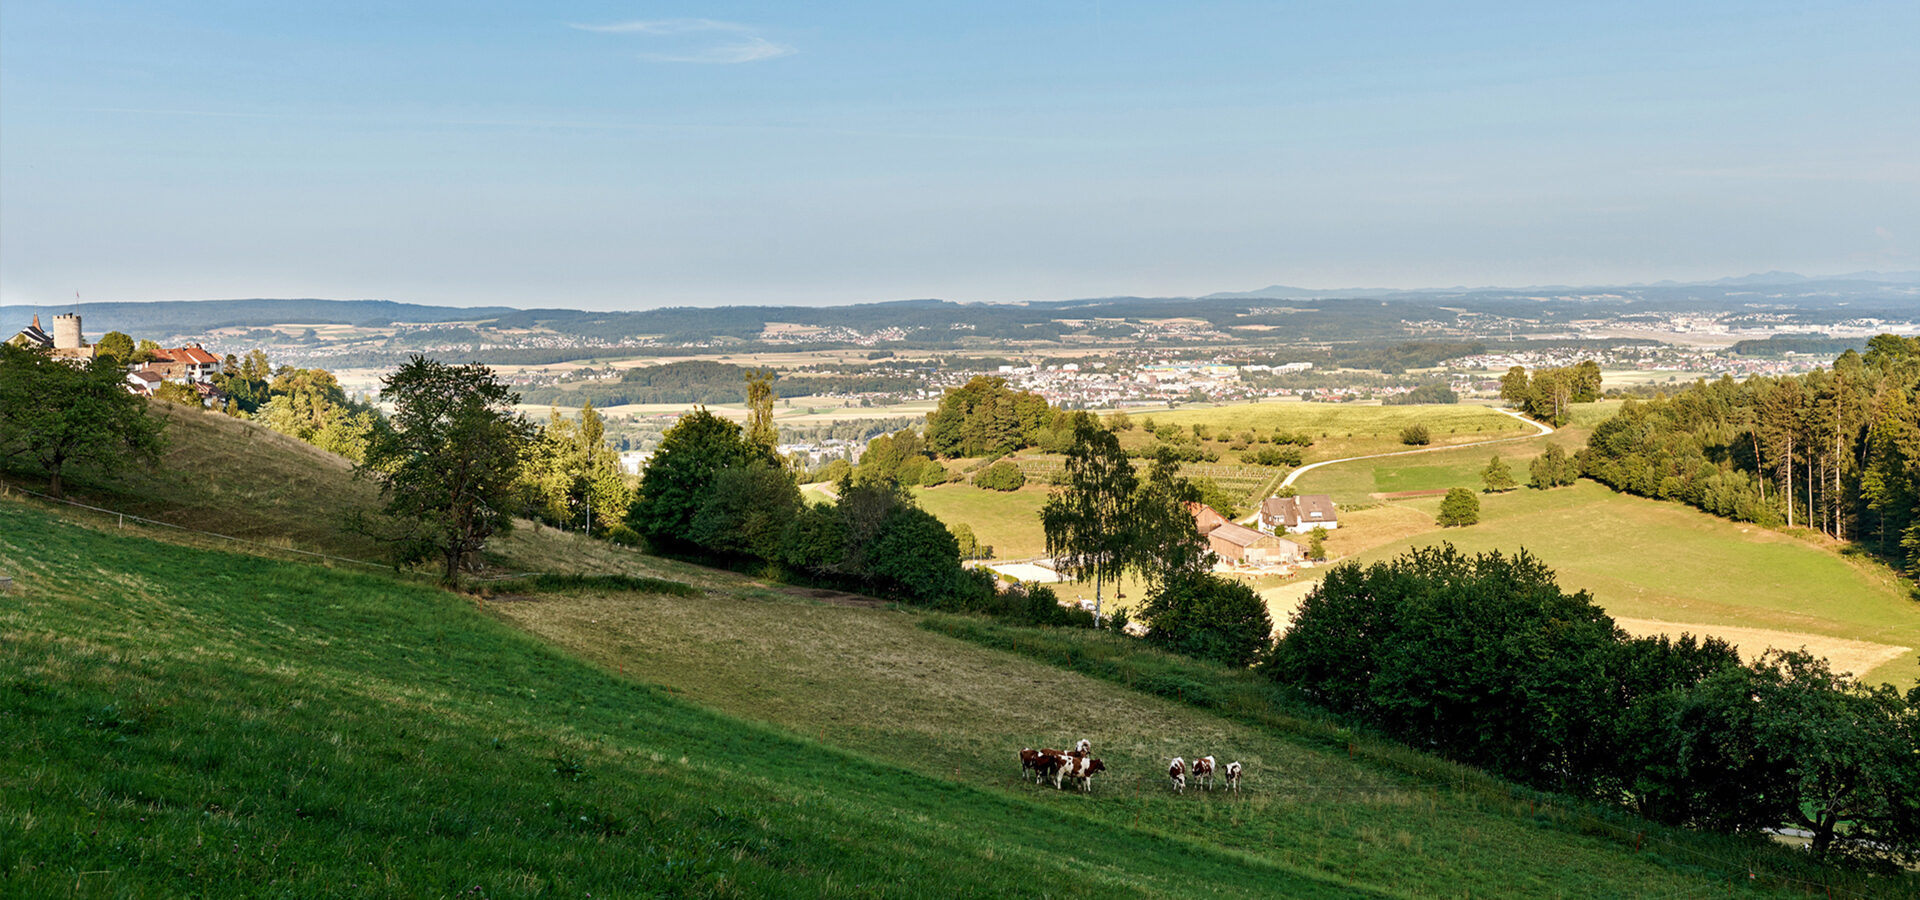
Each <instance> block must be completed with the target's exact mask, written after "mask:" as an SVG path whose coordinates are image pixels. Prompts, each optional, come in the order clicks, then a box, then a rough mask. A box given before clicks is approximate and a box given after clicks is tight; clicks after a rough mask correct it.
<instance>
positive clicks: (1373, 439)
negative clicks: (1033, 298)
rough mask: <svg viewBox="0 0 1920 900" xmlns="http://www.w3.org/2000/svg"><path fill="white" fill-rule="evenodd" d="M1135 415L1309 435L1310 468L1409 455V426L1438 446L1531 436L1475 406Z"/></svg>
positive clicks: (1274, 407) (1315, 406)
mask: <svg viewBox="0 0 1920 900" xmlns="http://www.w3.org/2000/svg"><path fill="white" fill-rule="evenodd" d="M1130 415H1131V416H1132V418H1133V420H1134V421H1135V422H1139V421H1141V420H1142V419H1152V420H1153V421H1154V423H1155V424H1156V425H1157V424H1160V423H1168V424H1173V425H1178V426H1181V427H1183V428H1191V427H1192V426H1193V425H1196V424H1198V425H1206V426H1209V427H1211V428H1213V429H1214V430H1215V431H1216V432H1226V433H1233V432H1238V431H1241V430H1243V429H1257V430H1264V431H1272V430H1274V429H1280V430H1284V431H1289V432H1305V433H1306V434H1308V435H1310V436H1311V437H1312V438H1313V442H1314V443H1313V446H1311V447H1309V448H1307V449H1306V451H1305V452H1304V454H1303V455H1304V457H1305V460H1306V461H1307V462H1314V461H1316V460H1322V459H1339V458H1343V457H1348V456H1364V455H1367V454H1371V453H1389V452H1392V451H1395V450H1405V449H1407V446H1406V445H1405V444H1402V443H1401V442H1400V430H1401V429H1403V428H1406V427H1407V426H1409V425H1425V426H1427V430H1428V431H1429V432H1430V433H1431V434H1432V439H1433V446H1446V445H1448V444H1465V443H1472V442H1474V441H1484V440H1489V439H1492V438H1499V437H1515V436H1518V435H1521V434H1525V433H1526V432H1527V430H1528V428H1527V426H1526V425H1524V424H1522V423H1521V422H1519V421H1516V420H1515V419H1513V418H1512V417H1510V416H1506V415H1503V414H1501V413H1498V412H1495V411H1493V410H1492V409H1491V408H1489V407H1485V406H1479V405H1475V404H1470V403H1449V404H1436V405H1429V406H1362V405H1358V404H1348V403H1283V402H1264V403H1243V404H1233V405H1226V406H1198V407H1183V408H1181V409H1175V410H1166V411H1155V412H1143V413H1137V414H1130ZM1134 435H1140V436H1141V437H1140V438H1139V439H1140V440H1147V438H1146V437H1145V436H1144V432H1142V431H1140V430H1135V431H1132V432H1127V433H1126V435H1123V439H1126V438H1128V437H1131V436H1134Z"/></svg>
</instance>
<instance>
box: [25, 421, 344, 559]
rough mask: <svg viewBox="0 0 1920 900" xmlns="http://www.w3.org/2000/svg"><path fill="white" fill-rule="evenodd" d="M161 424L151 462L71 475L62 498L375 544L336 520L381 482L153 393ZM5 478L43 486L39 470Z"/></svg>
mask: <svg viewBox="0 0 1920 900" xmlns="http://www.w3.org/2000/svg"><path fill="white" fill-rule="evenodd" d="M149 408H150V410H151V411H152V413H153V414H154V415H156V416H159V417H161V418H162V419H164V420H165V421H166V422H167V451H166V453H165V455H164V457H163V459H162V461H161V463H160V465H159V466H157V467H154V468H152V469H146V468H129V469H127V470H125V471H123V472H121V473H118V474H113V475H106V474H103V473H101V472H98V471H95V470H92V469H87V468H81V469H78V470H76V471H73V472H71V473H69V475H68V478H67V481H68V484H67V494H68V496H69V497H71V498H73V499H75V500H79V501H83V502H88V503H95V504H98V505H100V506H104V507H107V508H110V509H114V510H117V511H120V512H125V513H130V514H133V515H140V516H148V517H151V518H155V519H159V520H161V521H165V522H170V523H173V524H175V525H181V526H185V527H187V528H197V529H202V530H205V531H212V532H216V533H219V534H227V535H233V536H235V537H241V538H246V539H249V540H256V541H262V542H266V543H272V544H277V545H280V546H287V547H294V548H298V549H302V550H310V551H315V552H321V553H331V554H336V555H340V556H347V557H353V558H359V559H375V558H378V556H379V553H380V548H379V546H378V545H377V544H375V543H374V542H373V541H371V540H368V539H367V538H365V537H362V536H359V535H355V534H352V533H350V532H348V531H347V530H346V529H345V528H344V527H343V526H344V523H345V521H346V517H347V514H348V513H349V512H352V511H354V510H359V509H368V508H371V507H372V506H374V505H376V504H377V502H378V499H379V490H378V488H377V487H375V485H374V484H373V483H372V482H369V481H364V480H357V479H355V478H353V477H352V472H353V464H352V463H350V462H348V461H347V460H345V459H343V458H341V457H339V456H335V455H334V454H332V453H328V452H326V451H324V450H320V449H318V448H316V447H314V446H313V445H311V444H307V443H304V442H302V441H300V440H298V439H295V438H291V437H288V436H286V435H284V434H280V433H278V432H275V431H271V430H268V429H266V428H262V427H260V426H258V425H255V424H253V423H252V422H246V421H242V420H240V419H234V418H231V417H228V416H224V415H220V414H218V413H209V412H204V411H202V410H199V409H196V408H192V407H185V406H178V405H175V404H172V403H166V402H163V401H158V400H155V401H152V402H151V406H150V407H149ZM7 478H8V480H10V481H11V482H12V483H13V484H15V485H18V486H20V487H25V488H28V489H30V490H44V489H45V482H44V481H43V480H42V479H41V478H40V477H38V475H37V473H33V472H26V471H15V472H12V473H10V474H8V475H7Z"/></svg>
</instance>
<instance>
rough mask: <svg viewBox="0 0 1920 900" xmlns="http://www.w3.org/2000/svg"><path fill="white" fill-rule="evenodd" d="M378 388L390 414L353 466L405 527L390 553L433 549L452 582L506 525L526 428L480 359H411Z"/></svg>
mask: <svg viewBox="0 0 1920 900" xmlns="http://www.w3.org/2000/svg"><path fill="white" fill-rule="evenodd" d="M381 386H382V387H381V391H380V398H381V399H382V400H385V401H387V402H389V403H391V404H393V408H394V413H393V419H392V420H391V422H382V423H381V424H380V426H379V427H377V428H376V429H375V430H374V431H373V433H372V435H371V436H370V437H369V439H368V441H367V461H366V463H365V464H364V465H363V467H362V471H365V472H367V473H370V474H372V475H373V477H375V478H376V479H378V480H379V482H380V486H381V490H382V491H383V492H384V494H385V496H386V498H387V503H386V507H385V512H386V514H387V515H388V516H389V517H391V518H392V519H394V520H397V521H399V522H401V523H403V525H404V527H405V528H406V531H405V532H404V533H403V534H402V535H399V536H397V537H398V538H399V539H398V540H396V541H395V544H394V546H395V552H396V558H397V559H398V560H399V561H401V562H408V563H411V562H419V561H421V560H423V559H426V558H429V557H431V556H439V557H440V558H441V559H442V561H443V562H444V568H443V570H442V575H441V577H442V578H443V579H444V580H445V581H447V582H449V583H451V582H453V581H455V580H456V579H457V577H458V574H459V570H460V566H461V564H462V563H463V562H465V561H466V560H467V559H468V557H469V556H471V555H473V554H476V553H479V552H480V551H481V550H482V549H484V548H485V547H486V544H487V539H488V538H490V537H492V536H493V535H494V533H495V532H501V531H506V530H508V529H509V528H511V527H512V525H513V520H512V519H511V518H510V517H509V516H508V514H507V511H508V510H509V509H511V508H512V504H511V502H510V501H511V499H512V496H513V488H514V483H515V480H516V479H517V478H518V476H519V471H520V455H521V452H522V450H523V449H524V448H525V446H526V444H527V442H528V441H529V440H530V439H531V438H532V436H533V435H532V432H533V426H531V425H530V424H528V423H527V421H526V420H525V419H523V418H521V417H520V415H519V414H518V413H515V412H514V411H513V406H514V404H515V403H518V402H519V400H520V397H519V395H518V394H515V393H514V392H513V391H511V390H509V389H508V388H507V386H506V385H504V384H502V383H501V382H500V381H499V380H498V379H497V378H495V377H494V375H493V370H491V369H488V368H487V367H485V366H481V365H465V366H450V365H447V364H445V363H441V362H436V361H434V360H430V359H427V358H425V357H422V356H415V357H413V358H412V359H411V360H410V361H409V362H408V363H407V364H406V365H404V366H401V367H400V369H399V370H398V371H395V372H394V373H393V374H391V375H388V376H387V377H386V378H384V379H382V380H381Z"/></svg>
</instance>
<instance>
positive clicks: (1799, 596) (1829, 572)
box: [1329, 457, 1920, 687]
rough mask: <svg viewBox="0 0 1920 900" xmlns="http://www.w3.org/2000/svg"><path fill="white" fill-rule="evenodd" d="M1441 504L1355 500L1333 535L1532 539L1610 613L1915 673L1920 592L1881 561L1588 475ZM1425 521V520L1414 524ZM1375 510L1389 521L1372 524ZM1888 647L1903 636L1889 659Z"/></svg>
mask: <svg viewBox="0 0 1920 900" xmlns="http://www.w3.org/2000/svg"><path fill="white" fill-rule="evenodd" d="M1481 464H1482V465H1484V464H1485V459H1484V457H1483V458H1482V459H1481ZM1476 481H1477V479H1476ZM1438 505H1439V498H1437V497H1436V498H1423V499H1419V500H1412V501H1406V502H1404V503H1399V504H1393V506H1392V507H1387V508H1383V509H1381V510H1378V511H1376V510H1363V511H1360V512H1358V513H1354V514H1352V520H1351V522H1346V521H1343V527H1342V528H1341V529H1340V531H1338V532H1336V533H1335V540H1334V541H1330V542H1329V548H1330V549H1331V550H1332V551H1333V552H1335V553H1341V554H1345V555H1347V556H1348V558H1350V559H1353V560H1355V561H1357V562H1361V563H1367V562H1371V561H1375V560H1384V559H1389V558H1391V557H1394V556H1397V555H1399V554H1400V553H1402V552H1405V551H1406V550H1407V549H1408V548H1410V547H1415V546H1423V545H1432V544H1437V543H1440V542H1443V541H1445V542H1451V543H1453V544H1454V545H1455V546H1457V547H1459V548H1461V549H1462V550H1467V551H1471V552H1480V551H1485V550H1501V551H1503V552H1514V551H1517V550H1520V549H1522V548H1524V549H1526V550H1527V551H1528V552H1530V553H1532V554H1533V555H1535V556H1537V557H1539V558H1540V559H1541V560H1543V561H1544V562H1546V564H1547V565H1548V566H1550V567H1552V568H1553V569H1554V570H1555V571H1557V572H1558V573H1559V576H1560V583H1561V585H1562V586H1565V587H1567V588H1570V589H1586V590H1589V591H1592V592H1593V595H1594V599H1595V600H1596V601H1597V602H1598V603H1599V604H1600V605H1601V606H1602V607H1604V608H1605V609H1606V610H1607V612H1608V613H1609V614H1611V615H1615V616H1619V617H1623V618H1628V619H1635V620H1646V621H1649V622H1655V623H1663V625H1664V626H1665V630H1674V629H1689V628H1690V629H1691V630H1694V631H1696V632H1699V631H1705V632H1708V633H1713V631H1714V629H1715V628H1716V627H1726V628H1728V629H1758V630H1761V631H1767V632H1776V633H1777V632H1785V633H1787V635H1788V637H1787V638H1784V639H1786V640H1791V639H1793V638H1801V639H1803V640H1804V642H1805V643H1806V644H1807V646H1808V649H1810V650H1814V651H1816V652H1820V650H1821V649H1822V647H1826V648H1827V650H1828V653H1829V654H1830V655H1833V656H1835V657H1836V658H1838V659H1854V660H1858V661H1868V662H1871V663H1872V665H1871V667H1870V668H1868V669H1867V670H1865V671H1864V672H1857V673H1856V674H1862V675H1865V676H1867V677H1869V678H1871V679H1873V680H1881V681H1889V682H1892V683H1894V684H1897V685H1901V686H1903V687H1904V686H1911V685H1913V684H1915V683H1916V682H1920V659H1916V656H1915V650H1916V649H1920V604H1915V603H1914V602H1913V601H1912V600H1911V599H1910V598H1909V596H1908V594H1907V591H1906V589H1905V587H1904V586H1903V585H1902V584H1901V582H1900V581H1899V579H1898V578H1896V577H1895V576H1894V575H1893V573H1891V572H1889V571H1888V570H1887V569H1885V567H1883V566H1880V565H1878V564H1876V563H1872V562H1869V561H1866V560H1861V559H1855V558H1850V557H1848V556H1844V555H1842V554H1841V553H1839V552H1837V550H1836V549H1835V548H1833V547H1829V546H1825V545H1822V544H1820V543H1816V542H1814V541H1812V540H1809V539H1807V538H1804V537H1802V536H1799V535H1795V534H1788V533H1783V532H1777V531H1771V530H1768V529H1764V528H1759V527H1756V526H1752V525H1746V524H1741V523H1737V522H1731V521H1728V520H1725V519H1720V518H1716V517H1714V516H1710V515H1707V514H1706V513H1703V512H1700V511H1698V510H1695V509H1692V508H1690V507H1687V506H1683V505H1681V504H1678V503H1662V502H1660V501H1657V500H1649V499H1646V498H1643V497H1634V496H1630V495H1627V494H1616V493H1614V492H1613V491H1612V490H1610V489H1608V488H1606V487H1605V486H1603V485H1599V484H1595V483H1593V482H1590V481H1581V482H1580V483H1578V484H1575V485H1573V486H1572V487H1564V488H1558V489H1555V490H1551V491H1535V490H1531V489H1525V488H1523V489H1521V490H1518V491H1514V492H1511V493H1507V494H1499V495H1482V497H1481V522H1480V524H1478V525H1473V526H1469V527H1466V528H1450V529H1445V530H1441V529H1439V528H1437V527H1434V526H1432V521H1433V520H1432V516H1433V515H1434V512H1435V511H1436V510H1437V508H1438ZM1390 509H1393V510H1396V511H1391V512H1389V511H1388V510H1390ZM1397 510H1406V511H1405V512H1401V511H1397ZM1419 521H1424V522H1426V523H1427V527H1426V528H1425V529H1424V530H1420V531H1414V530H1412V529H1413V528H1414V526H1415V525H1416V524H1417V522H1419ZM1372 522H1380V523H1382V524H1383V525H1385V526H1386V527H1382V528H1378V529H1373V528H1369V527H1367V526H1368V525H1369V524H1370V523H1372ZM1395 523H1397V524H1395ZM1653 627H1655V626H1643V628H1649V629H1650V628H1653ZM1728 634H1729V636H1732V635H1733V634H1735V632H1733V631H1731V630H1730V631H1729V632H1728ZM1746 636H1747V638H1748V640H1749V641H1752V640H1754V639H1757V638H1765V639H1772V638H1771V636H1764V635H1757V634H1752V633H1749V634H1747V635H1746ZM1823 641H1828V643H1824V644H1823V643H1822V642H1823ZM1846 642H1860V643H1866V644H1872V645H1876V646H1877V647H1878V648H1880V649H1878V650H1874V649H1871V648H1860V647H1857V646H1852V645H1851V644H1848V643H1846ZM1793 646H1797V644H1788V647H1789V648H1791V647H1793ZM1891 648H1907V649H1905V650H1904V651H1898V652H1897V655H1893V656H1892V657H1891V658H1887V654H1896V651H1895V650H1893V649H1891ZM1749 649H1751V648H1749ZM1876 660H1877V661H1876Z"/></svg>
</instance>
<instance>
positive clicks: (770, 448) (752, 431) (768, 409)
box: [746, 369, 780, 453]
mask: <svg viewBox="0 0 1920 900" xmlns="http://www.w3.org/2000/svg"><path fill="white" fill-rule="evenodd" d="M776 377H777V376H776V375H775V374H774V372H773V370H771V369H761V370H754V371H748V372H747V375H746V379H747V440H748V441H750V442H752V443H754V444H758V445H759V446H760V447H762V448H764V449H765V450H766V451H767V452H768V453H774V452H775V450H774V448H775V447H776V446H778V445H779V443H780V430H779V429H778V428H776V427H775V426H774V424H773V382H774V379H775V378H776Z"/></svg>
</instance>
